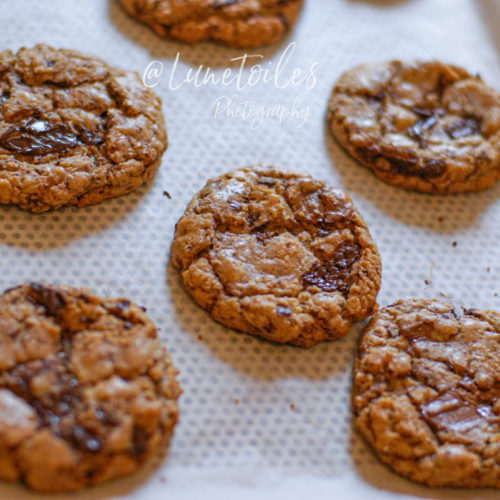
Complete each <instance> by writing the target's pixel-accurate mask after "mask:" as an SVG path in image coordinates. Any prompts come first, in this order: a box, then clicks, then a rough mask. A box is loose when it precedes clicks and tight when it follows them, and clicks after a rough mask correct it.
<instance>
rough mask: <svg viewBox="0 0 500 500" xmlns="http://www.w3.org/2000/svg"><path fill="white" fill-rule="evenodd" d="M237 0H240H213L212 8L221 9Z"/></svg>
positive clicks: (238, 0) (237, 1)
mask: <svg viewBox="0 0 500 500" xmlns="http://www.w3.org/2000/svg"><path fill="white" fill-rule="evenodd" d="M239 2H241V0H213V7H214V9H223V8H224V7H229V6H230V5H234V4H235V3H239Z"/></svg>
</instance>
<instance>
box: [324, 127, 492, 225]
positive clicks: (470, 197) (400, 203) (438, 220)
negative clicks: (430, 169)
mask: <svg viewBox="0 0 500 500" xmlns="http://www.w3.org/2000/svg"><path fill="white" fill-rule="evenodd" d="M324 137H325V148H326V150H327V152H328V155H329V156H330V159H331V162H332V166H333V167H334V168H335V169H336V171H337V172H338V174H339V176H340V178H341V180H342V182H343V185H344V187H345V189H346V191H347V192H349V193H351V194H356V195H359V196H360V197H362V198H364V199H366V200H368V201H369V202H370V203H371V204H373V205H375V206H376V207H377V208H379V209H380V210H381V211H383V212H384V213H385V214H386V215H387V216H389V217H390V218H391V219H394V220H397V221H399V222H401V223H403V224H405V225H409V226H415V227H419V228H422V229H426V230H428V231H432V232H436V233H442V234H451V233H455V232H457V231H459V230H462V229H464V228H467V227H471V226H474V225H476V223H477V219H478V218H479V217H481V216H482V215H483V213H484V212H485V211H486V209H487V208H488V206H490V205H492V204H494V203H495V202H497V201H498V198H499V197H500V183H497V184H496V185H495V186H493V187H492V188H490V189H487V190H485V191H480V192H476V193H464V194H456V195H432V194H425V193H417V192H413V191H406V190H404V189H400V188H396V187H393V186H390V185H389V184H387V183H385V182H383V181H382V180H380V179H378V178H377V177H376V176H375V175H374V174H373V173H372V171H371V170H370V169H369V168H367V167H365V166H364V165H361V164H360V163H358V162H357V161H356V160H354V159H352V158H351V157H350V156H349V155H348V153H347V152H346V151H344V150H343V149H342V148H341V147H340V146H339V144H338V143H337V141H336V140H335V139H334V137H333V135H332V133H331V131H330V127H329V126H328V123H327V122H326V120H325V125H324Z"/></svg>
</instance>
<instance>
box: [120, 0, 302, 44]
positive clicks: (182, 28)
mask: <svg viewBox="0 0 500 500" xmlns="http://www.w3.org/2000/svg"><path fill="white" fill-rule="evenodd" d="M120 2H121V4H122V6H123V8H124V10H125V11H126V12H127V13H128V14H129V15H130V16H132V17H134V18H136V19H138V20H139V21H141V22H143V23H146V24H148V25H150V26H151V27H152V28H153V29H154V30H155V31H156V32H157V33H158V34H159V35H160V36H163V37H167V38H172V39H175V40H180V41H182V42H186V43H199V42H203V41H205V40H213V41H216V42H220V43H223V44H224V45H227V46H230V47H241V48H252V47H258V46H259V45H265V44H270V43H273V42H275V41H276V40H278V39H280V38H281V37H282V36H283V35H284V34H285V33H287V32H288V31H289V30H290V29H291V27H292V26H293V25H294V24H295V22H296V20H297V17H298V15H299V12H300V9H301V7H302V3H303V0H183V1H176V0H159V1H158V0H120Z"/></svg>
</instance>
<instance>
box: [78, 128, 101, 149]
mask: <svg viewBox="0 0 500 500" xmlns="http://www.w3.org/2000/svg"><path fill="white" fill-rule="evenodd" d="M78 139H79V140H80V141H81V142H83V143H84V144H87V145H88V146H92V145H95V146H98V145H99V144H102V143H103V142H104V137H103V135H102V134H96V133H95V132H91V131H90V130H88V129H86V128H83V129H82V131H81V132H80V133H79V134H78Z"/></svg>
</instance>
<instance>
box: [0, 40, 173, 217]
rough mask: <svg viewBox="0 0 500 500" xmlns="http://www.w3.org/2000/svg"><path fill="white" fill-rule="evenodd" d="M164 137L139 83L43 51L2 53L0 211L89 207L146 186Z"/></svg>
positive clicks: (130, 75) (154, 103) (156, 108)
mask: <svg viewBox="0 0 500 500" xmlns="http://www.w3.org/2000/svg"><path fill="white" fill-rule="evenodd" d="M166 147H167V135H166V131H165V123H164V119H163V114H162V110H161V100H160V99H159V97H158V96H156V95H155V94H154V93H153V92H152V91H150V90H149V89H147V88H146V87H144V85H143V84H142V82H141V81H140V78H139V76H138V75H137V74H136V73H134V72H130V71H122V70H119V69H116V68H112V67H110V66H107V65H106V64H105V63H104V62H103V61H101V60H100V59H98V58H95V57H92V56H87V55H84V54H81V53H79V52H76V51H73V50H66V49H59V50H56V49H53V48H51V47H49V46H47V45H36V46H35V47H33V48H22V49H21V50H19V52H18V53H17V54H13V53H12V52H11V51H10V50H6V51H3V52H0V203H5V204H9V203H12V204H17V205H19V206H20V207H21V208H23V209H25V210H30V211H33V212H43V211H46V210H50V209H57V208H59V207H62V206H65V205H78V206H85V205H92V204H95V203H98V202H100V201H102V200H105V199H107V198H112V197H115V196H121V195H123V194H125V193H128V192H130V191H132V190H133V189H136V188H138V187H139V186H140V185H142V184H143V183H144V182H147V181H148V180H149V179H150V178H151V177H152V176H153V174H154V173H155V171H156V169H157V167H158V166H159V164H160V162H161V156H162V154H163V152H164V151H165V149H166Z"/></svg>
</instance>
